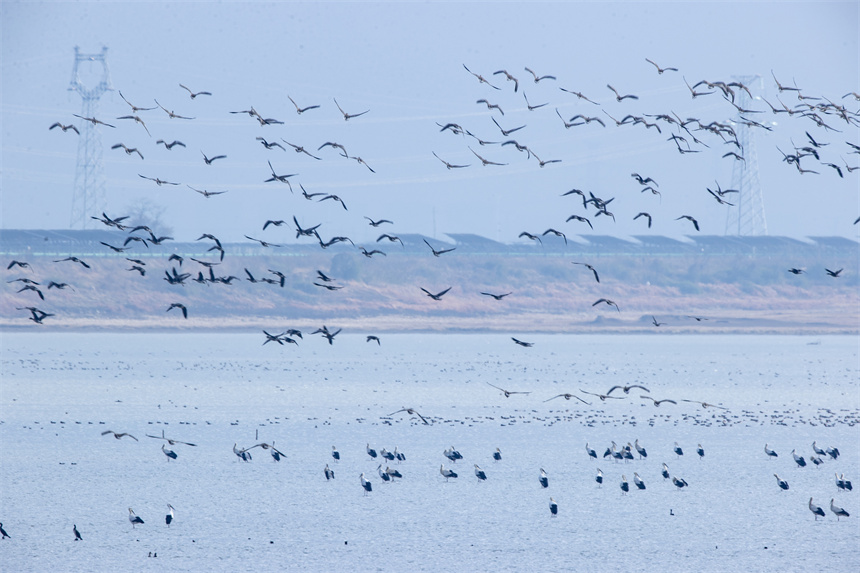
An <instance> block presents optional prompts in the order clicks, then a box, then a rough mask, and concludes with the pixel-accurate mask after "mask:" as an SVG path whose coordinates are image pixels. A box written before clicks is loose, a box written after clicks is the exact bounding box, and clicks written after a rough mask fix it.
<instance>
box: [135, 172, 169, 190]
mask: <svg viewBox="0 0 860 573" xmlns="http://www.w3.org/2000/svg"><path fill="white" fill-rule="evenodd" d="M137 176H138V177H140V178H142V179H149V180H150V181H155V184H156V185H158V186H159V187H161V186H162V185H179V183H171V182H170V181H164V180H163V179H159V178H158V177H147V176H146V175H141V174H140V173H138V174H137Z"/></svg>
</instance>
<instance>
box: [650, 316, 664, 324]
mask: <svg viewBox="0 0 860 573" xmlns="http://www.w3.org/2000/svg"><path fill="white" fill-rule="evenodd" d="M651 324H653V325H654V326H663V325H664V324H666V323H665V322H657V317H656V316H654V315H651Z"/></svg>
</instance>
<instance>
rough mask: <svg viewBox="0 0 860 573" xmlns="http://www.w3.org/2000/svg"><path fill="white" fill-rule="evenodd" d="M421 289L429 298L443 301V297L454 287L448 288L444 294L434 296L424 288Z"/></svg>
mask: <svg viewBox="0 0 860 573" xmlns="http://www.w3.org/2000/svg"><path fill="white" fill-rule="evenodd" d="M419 288H420V289H421V290H423V291H424V293H425V294H426V295H427V296H429V297H430V298H432V299H433V300H442V297H443V296H445V293H447V292H448V291H449V290H451V288H452V287H448V288H446V289H445V290H443V291H442V292H439V293H436V294H433V293H432V292H430V291H429V290H427V289H426V288H424V287H419Z"/></svg>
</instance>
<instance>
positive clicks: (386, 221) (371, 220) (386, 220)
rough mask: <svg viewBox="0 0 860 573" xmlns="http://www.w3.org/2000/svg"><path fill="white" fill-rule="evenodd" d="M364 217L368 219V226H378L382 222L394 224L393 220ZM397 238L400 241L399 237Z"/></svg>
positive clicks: (401, 242)
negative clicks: (375, 219) (376, 219)
mask: <svg viewBox="0 0 860 573" xmlns="http://www.w3.org/2000/svg"><path fill="white" fill-rule="evenodd" d="M365 219H367V220H368V221H370V226H371V227H378V226H380V225H382V224H383V223H390V224H392V225H393V224H394V221H389V220H388V219H379V220H378V221H374V220H373V219H371V218H370V217H365ZM376 240H377V241H378V240H379V239H376ZM397 240H398V241H400V239H397ZM400 244H401V245H402V244H403V241H400Z"/></svg>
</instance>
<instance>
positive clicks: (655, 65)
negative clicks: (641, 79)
mask: <svg viewBox="0 0 860 573" xmlns="http://www.w3.org/2000/svg"><path fill="white" fill-rule="evenodd" d="M645 61H646V62H648V63H649V64H651V65H652V66H654V67H655V68H657V73H658V74H662V73H663V72H677V71H678V68H669V67H666V68H661V67H660V66H658V65H657V64H656V63H654V62H652V61H651V60H649V59H648V58H645Z"/></svg>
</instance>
